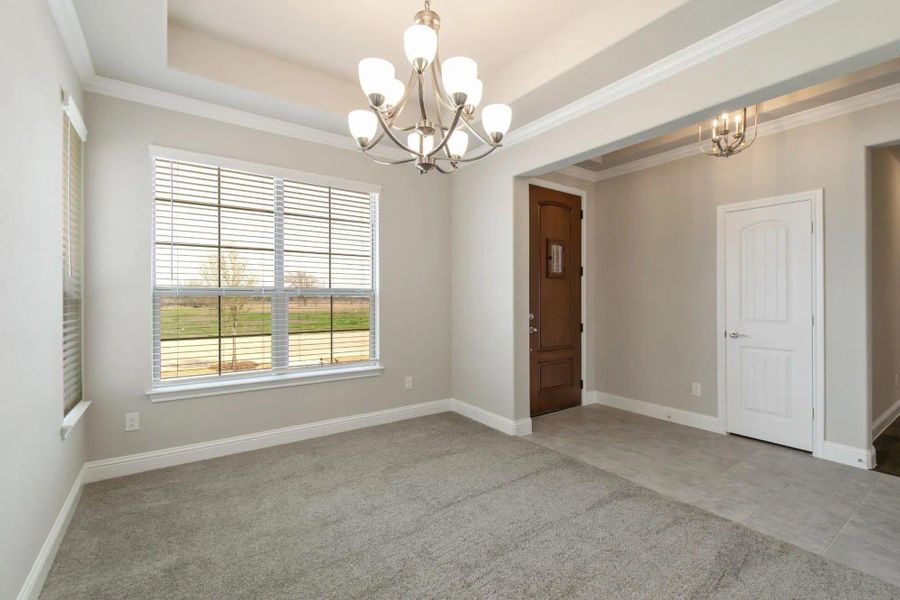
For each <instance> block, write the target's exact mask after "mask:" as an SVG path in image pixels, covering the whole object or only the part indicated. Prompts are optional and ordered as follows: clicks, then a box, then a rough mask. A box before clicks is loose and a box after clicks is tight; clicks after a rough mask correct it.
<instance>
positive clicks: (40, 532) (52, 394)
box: [0, 0, 85, 598]
mask: <svg viewBox="0 0 900 600" xmlns="http://www.w3.org/2000/svg"><path fill="white" fill-rule="evenodd" d="M3 8H4V10H3V18H2V19H0V75H2V79H3V81H4V82H5V83H6V85H5V86H4V91H3V99H2V101H0V102H2V108H0V119H2V130H3V140H2V143H0V208H2V209H0V246H2V248H3V253H2V255H0V307H2V310H0V340H2V342H0V478H2V483H0V598H15V597H16V595H17V594H18V593H19V590H20V589H21V587H22V584H23V583H24V582H25V578H26V577H27V575H28V572H29V570H30V569H31V566H32V564H33V562H34V560H35V558H36V557H37V555H38V551H39V550H40V548H41V545H42V544H43V543H44V540H45V539H46V537H47V534H48V533H49V532H50V528H51V526H52V525H53V522H54V520H55V519H56V517H57V515H58V514H59V511H60V509H61V508H62V506H63V502H64V501H65V499H66V496H67V495H68V494H69V491H70V490H71V489H72V484H73V483H74V482H75V479H76V477H77V476H78V472H79V471H80V469H81V465H82V463H83V462H84V429H85V427H84V423H80V424H78V425H77V426H76V428H75V429H74V430H73V431H72V433H71V434H70V436H69V437H68V439H66V440H61V439H60V435H59V428H60V425H61V424H62V418H63V381H62V379H63V377H62V376H63V371H62V244H61V241H62V235H61V234H62V196H61V190H62V172H61V169H62V119H63V116H62V115H63V112H62V105H61V104H60V94H59V89H60V87H63V88H65V89H66V90H68V91H69V93H71V94H72V97H73V98H74V99H75V102H76V103H77V104H78V106H79V108H82V109H83V108H84V104H83V102H82V96H81V86H80V84H79V83H78V79H77V77H76V76H75V73H74V71H73V69H72V66H71V64H70V63H69V60H68V58H67V57H66V53H65V50H64V49H63V45H62V42H61V41H60V39H59V36H58V34H57V32H56V27H55V25H54V23H53V19H52V18H51V16H50V12H49V10H48V9H47V3H46V2H35V1H34V0H12V2H9V3H5V4H4V7H3Z"/></svg>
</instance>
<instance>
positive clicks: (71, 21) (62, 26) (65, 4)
mask: <svg viewBox="0 0 900 600" xmlns="http://www.w3.org/2000/svg"><path fill="white" fill-rule="evenodd" d="M47 6H48V7H49V8H50V14H51V15H53V20H54V21H55V22H56V29H57V30H58V31H59V35H60V37H61V38H62V41H63V45H64V46H65V47H66V52H68V54H69V60H71V61H72V66H74V67H75V71H76V72H77V73H78V78H79V79H81V83H83V84H85V83H87V82H89V81H91V80H92V79H93V78H94V77H96V73H95V72H94V63H93V61H92V60H91V53H90V51H89V50H88V45H87V40H85V39H84V31H83V30H82V29H81V22H80V21H79V20H78V13H77V12H76V11H75V5H74V4H73V3H72V0H47Z"/></svg>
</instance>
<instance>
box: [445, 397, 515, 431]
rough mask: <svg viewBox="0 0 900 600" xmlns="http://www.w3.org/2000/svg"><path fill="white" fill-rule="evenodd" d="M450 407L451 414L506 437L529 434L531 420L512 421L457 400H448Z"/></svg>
mask: <svg viewBox="0 0 900 600" xmlns="http://www.w3.org/2000/svg"><path fill="white" fill-rule="evenodd" d="M450 406H451V410H452V411H453V412H455V413H459V414H461V415H462V416H464V417H468V418H469V419H472V420H473V421H478V422H479V423H481V424H482V425H487V426H488V427H490V428H492V429H496V430H497V431H500V432H502V433H505V434H507V435H516V436H521V435H530V434H531V419H519V420H518V421H514V420H512V419H508V418H506V417H501V416H500V415H498V414H496V413H492V412H490V411H487V410H484V409H483V408H479V407H477V406H474V405H472V404H469V403H468V402H463V401H462V400H457V399H456V398H453V399H451V400H450Z"/></svg>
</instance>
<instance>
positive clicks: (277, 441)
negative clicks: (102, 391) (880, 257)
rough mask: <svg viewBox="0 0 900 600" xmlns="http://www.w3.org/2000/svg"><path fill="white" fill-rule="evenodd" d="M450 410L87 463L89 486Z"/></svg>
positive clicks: (393, 412)
mask: <svg viewBox="0 0 900 600" xmlns="http://www.w3.org/2000/svg"><path fill="white" fill-rule="evenodd" d="M448 410H451V408H450V400H435V401H433V402H422V403H419V404H411V405H409V406H401V407H398V408H389V409H387V410H379V411H375V412H369V413H363V414H360V415H352V416H349V417H340V418H337V419H328V420H326V421H317V422H315V423H305V424H303V425H293V426H291V427H282V428H280V429H270V430H268V431H260V432H258V433H250V434H247V435H238V436H235V437H230V438H224V439H219V440H212V441H209V442H200V443H197V444H188V445H186V446H176V447H175V448H165V449H163V450H154V451H151V452H143V453H141V454H130V455H127V456H118V457H115V458H106V459H102V460H93V461H90V462H88V463H86V464H85V483H91V482H93V481H101V480H103V479H111V478H113V477H121V476H123V475H132V474H134V473H141V472H144V471H152V470H154V469H162V468H165V467H173V466H175V465H181V464H185V463H190V462H196V461H200V460H207V459H210V458H218V457H220V456H228V455H229V454H238V453H240V452H249V451H251V450H259V449H260V448H269V447H271V446H278V445H281V444H290V443H292V442H299V441H302V440H308V439H311V438H316V437H322V436H325V435H332V434H335V433H342V432H344V431H352V430H354V429H362V428H364V427H372V426H375V425H384V424H385V423H393V422H395V421H403V420H405V419H412V418H415V417H423V416H425V415H433V414H436V413H441V412H447V411H448Z"/></svg>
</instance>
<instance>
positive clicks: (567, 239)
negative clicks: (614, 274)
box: [529, 185, 582, 416]
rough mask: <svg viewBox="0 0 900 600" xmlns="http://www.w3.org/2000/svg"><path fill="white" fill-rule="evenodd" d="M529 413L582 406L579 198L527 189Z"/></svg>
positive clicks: (548, 190)
mask: <svg viewBox="0 0 900 600" xmlns="http://www.w3.org/2000/svg"><path fill="white" fill-rule="evenodd" d="M529 203H530V206H529V209H530V210H529V218H530V240H529V243H530V264H531V268H530V297H531V315H532V318H531V320H530V322H529V326H530V327H531V335H530V361H531V414H532V416H536V415H539V414H543V413H547V412H551V411H554V410H560V409H563V408H569V407H572V406H578V405H579V404H581V335H582V333H581V198H580V197H579V196H574V195H572V194H566V193H564V192H559V191H556V190H550V189H547V188H542V187H538V186H534V185H532V186H530V188H529Z"/></svg>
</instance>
